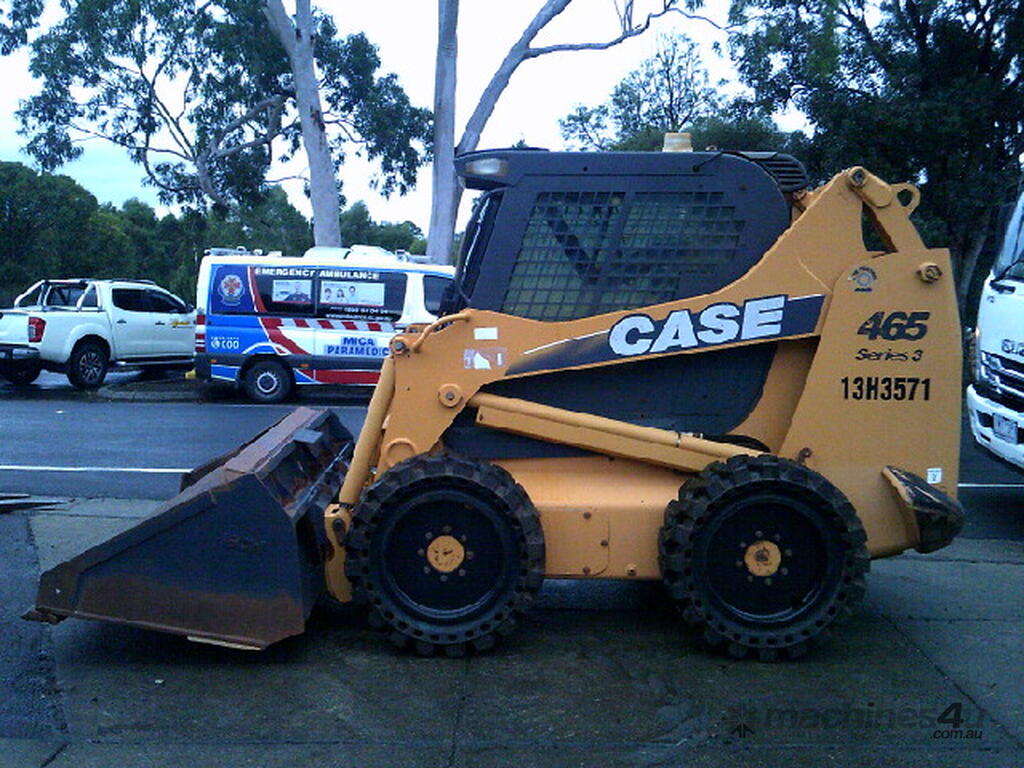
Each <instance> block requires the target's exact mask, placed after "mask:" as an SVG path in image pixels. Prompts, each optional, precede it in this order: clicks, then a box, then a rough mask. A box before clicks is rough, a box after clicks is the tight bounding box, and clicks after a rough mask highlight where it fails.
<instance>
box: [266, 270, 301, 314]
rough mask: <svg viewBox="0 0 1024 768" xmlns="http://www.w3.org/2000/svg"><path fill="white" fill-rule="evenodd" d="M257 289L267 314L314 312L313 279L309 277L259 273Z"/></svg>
mask: <svg viewBox="0 0 1024 768" xmlns="http://www.w3.org/2000/svg"><path fill="white" fill-rule="evenodd" d="M256 289H257V290H258V291H259V293H260V296H259V298H260V302H261V303H262V304H263V307H264V311H265V312H266V313H267V314H272V315H298V316H300V317H302V316H309V315H312V314H313V280H312V279H311V278H309V277H293V276H291V275H288V274H285V275H277V274H273V273H272V274H257V276H256Z"/></svg>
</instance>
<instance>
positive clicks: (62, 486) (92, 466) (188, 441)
mask: <svg viewBox="0 0 1024 768" xmlns="http://www.w3.org/2000/svg"><path fill="white" fill-rule="evenodd" d="M294 407H295V406H294V405H282V406H254V405H243V404H237V403H203V404H198V403H148V402H138V403H132V402H97V401H95V400H92V399H87V398H83V397H75V396H71V397H68V396H67V395H65V396H64V397H60V398H53V397H36V398H24V399H16V400H10V399H8V400H3V401H0V435H2V436H3V437H2V440H0V492H5V491H6V492H11V493H31V494H35V495H41V496H69V497H82V496H84V497H101V496H104V497H113V498H122V499H166V498H169V497H171V496H173V495H174V494H175V493H177V491H178V486H179V483H180V479H181V475H182V473H183V472H187V471H189V470H191V469H192V468H194V467H196V466H199V465H200V464H203V463H205V462H207V461H209V460H210V459H213V458H215V457H217V456H220V455H221V454H224V453H226V452H227V451H229V450H231V449H233V448H235V447H236V446H237V445H239V444H240V443H242V442H244V441H245V440H248V439H249V438H250V437H252V436H253V435H255V434H256V433H257V432H259V431H260V430H262V429H264V428H266V427H268V426H270V425H271V424H273V423H274V422H275V421H277V420H278V419H280V418H281V417H282V416H284V415H285V414H287V413H289V412H290V411H291V410H292V409H293V408H294ZM337 412H338V414H339V417H340V418H341V420H342V423H344V424H345V426H346V427H348V428H349V429H350V430H353V431H354V432H355V431H357V430H358V429H359V426H360V425H361V424H362V419H363V415H364V413H365V407H361V406H338V407H337Z"/></svg>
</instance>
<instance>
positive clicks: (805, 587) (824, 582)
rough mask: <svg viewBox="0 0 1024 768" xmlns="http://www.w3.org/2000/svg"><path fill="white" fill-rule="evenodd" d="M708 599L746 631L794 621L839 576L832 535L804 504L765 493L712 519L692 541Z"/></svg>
mask: <svg viewBox="0 0 1024 768" xmlns="http://www.w3.org/2000/svg"><path fill="white" fill-rule="evenodd" d="M697 549H698V552H699V554H700V557H699V561H700V562H703V563H705V564H706V565H705V569H706V573H705V575H706V579H707V586H708V593H709V599H710V600H711V602H712V603H714V604H716V606H717V607H718V608H719V610H724V611H725V612H727V613H728V614H729V615H730V616H732V617H733V618H734V619H735V620H737V621H739V622H741V623H743V624H746V625H748V626H751V627H759V628H767V627H774V626H782V625H788V624H792V623H795V622H797V621H799V620H800V619H801V618H802V617H804V616H805V615H807V614H809V613H811V612H813V610H814V608H815V607H816V606H817V605H818V604H819V603H820V601H821V600H822V598H823V597H824V596H827V595H828V594H829V593H830V592H831V590H832V589H833V588H834V587H835V586H836V584H838V582H839V579H840V578H841V570H842V562H843V557H844V552H843V549H842V542H841V539H840V538H839V536H838V535H837V532H836V531H835V530H833V529H831V528H830V527H829V526H828V525H827V524H826V522H825V521H824V520H823V518H822V515H821V514H820V513H819V512H818V510H817V509H816V507H815V506H814V505H813V504H811V503H810V502H809V501H807V500H804V499H800V498H794V497H793V496H791V495H789V494H781V493H776V492H771V491H765V492H762V493H757V494H754V495H749V496H747V497H745V498H744V499H742V500H740V501H736V502H733V503H732V504H730V505H729V506H728V507H727V508H726V509H724V510H723V511H722V512H721V513H719V514H717V515H715V516H714V517H713V519H712V520H711V521H710V522H709V523H708V526H707V528H706V529H705V530H704V531H703V532H702V533H701V534H700V536H699V538H698V542H697Z"/></svg>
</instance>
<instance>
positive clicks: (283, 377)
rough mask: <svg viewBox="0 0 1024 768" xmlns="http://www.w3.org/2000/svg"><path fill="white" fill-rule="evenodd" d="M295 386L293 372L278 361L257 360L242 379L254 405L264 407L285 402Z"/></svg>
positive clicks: (243, 386) (246, 392) (243, 385)
mask: <svg viewBox="0 0 1024 768" xmlns="http://www.w3.org/2000/svg"><path fill="white" fill-rule="evenodd" d="M294 386H295V379H293V378H292V372H291V370H290V369H289V368H288V367H287V366H286V365H284V364H283V363H279V362H278V361H277V360H257V361H256V362H255V363H253V364H252V365H251V366H249V367H248V368H247V369H246V371H245V375H244V376H243V377H242V388H243V389H244V390H245V394H246V395H247V396H248V398H249V399H250V400H252V401H253V402H254V403H260V404H262V405H271V404H274V403H280V402H283V401H284V400H286V399H287V398H288V396H289V395H290V394H291V393H292V387H294Z"/></svg>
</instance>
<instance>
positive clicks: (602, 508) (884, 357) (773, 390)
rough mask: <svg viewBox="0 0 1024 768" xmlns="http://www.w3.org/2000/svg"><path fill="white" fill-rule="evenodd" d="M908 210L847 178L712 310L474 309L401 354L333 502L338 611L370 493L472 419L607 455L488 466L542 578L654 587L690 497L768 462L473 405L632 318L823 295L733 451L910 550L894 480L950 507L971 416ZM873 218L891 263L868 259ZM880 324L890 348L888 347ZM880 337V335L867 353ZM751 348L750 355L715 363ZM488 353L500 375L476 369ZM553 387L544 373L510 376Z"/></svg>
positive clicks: (607, 426) (536, 412)
mask: <svg viewBox="0 0 1024 768" xmlns="http://www.w3.org/2000/svg"><path fill="white" fill-rule="evenodd" d="M917 201H918V194H917V190H916V189H915V188H914V187H912V186H910V185H898V186H890V185H888V184H886V183H884V182H882V181H881V180H879V179H878V178H877V177H875V176H873V175H871V174H870V173H868V172H866V171H865V170H863V169H861V168H855V169H851V170H849V171H846V172H844V173H842V174H839V175H837V176H836V177H835V178H834V179H832V181H831V182H829V183H828V184H827V185H825V186H823V187H821V188H819V189H817V190H815V191H813V192H809V193H806V194H805V195H803V196H802V197H801V198H800V200H799V203H798V206H797V207H798V209H800V210H799V211H798V213H797V215H796V219H795V221H794V222H793V224H792V226H791V227H790V228H789V229H788V230H787V231H786V232H785V234H784V235H783V236H782V237H781V238H780V239H779V240H778V242H776V244H775V245H774V246H773V247H772V248H771V249H770V250H769V251H768V252H767V253H766V254H765V255H764V257H763V258H762V259H761V261H760V262H759V263H758V264H757V265H755V266H754V267H753V268H752V269H751V270H750V271H749V272H748V273H747V274H746V275H744V276H743V277H742V278H741V279H739V280H737V281H735V282H734V283H732V284H730V285H727V286H725V287H724V288H722V289H721V290H719V291H716V292H714V293H712V294H706V295H702V296H696V297H693V298H689V299H684V300H680V301H675V302H671V303H666V304H660V305H657V306H652V307H647V308H637V309H630V310H625V311H621V312H616V313H611V314H606V315H599V316H595V317H587V318H583V319H580V320H575V321H568V322H557V323H545V322H539V321H535V320H528V319H524V318H519V317H512V316H508V315H502V314H498V313H494V312H489V311H478V310H472V309H467V310H464V311H462V312H460V313H458V314H457V315H454V316H450V317H446V318H442V319H441V320H439V321H438V322H437V323H434V324H433V325H431V326H430V327H427V328H424V329H422V330H419V332H418V333H413V332H411V331H407V332H406V333H405V334H402V335H399V336H397V337H395V339H394V340H393V341H392V344H391V349H392V358H391V359H390V360H389V361H388V362H387V363H386V369H385V373H384V375H383V376H382V378H381V383H380V385H379V387H378V390H377V392H376V393H375V395H374V398H373V401H372V402H371V406H370V410H369V413H368V416H367V419H366V422H365V426H364V428H363V430H362V432H361V434H360V436H359V441H358V444H357V447H356V457H355V461H354V462H353V466H352V467H351V469H350V471H349V474H348V476H347V477H346V480H345V485H344V486H343V488H342V492H341V494H340V498H339V503H338V504H335V505H332V506H331V507H330V508H329V509H328V511H327V518H328V525H327V530H328V531H329V536H330V537H331V540H332V547H333V553H332V557H331V559H330V560H329V561H328V563H327V583H328V588H329V590H330V592H331V594H332V595H333V596H334V597H335V598H337V599H339V600H342V601H344V600H347V599H348V597H349V595H350V587H349V584H348V582H347V579H346V577H345V573H344V546H343V544H342V542H341V541H340V540H339V537H338V534H339V532H344V531H345V530H346V528H347V525H348V522H349V520H350V518H351V512H352V509H353V507H354V505H355V504H356V503H357V501H358V497H359V492H360V490H361V489H362V487H363V486H364V485H366V484H369V483H372V482H373V481H374V479H375V477H377V476H378V475H379V474H380V473H383V472H386V471H387V470H388V469H389V468H390V467H392V466H394V465H396V464H398V463H399V462H401V461H403V460H405V459H409V458H411V457H413V456H416V455H418V454H422V453H427V452H436V451H441V450H443V449H444V445H443V440H442V434H443V433H444V431H445V430H446V429H447V428H448V427H449V426H450V425H451V423H452V421H453V419H454V418H455V416H456V414H457V413H458V412H459V411H460V410H462V409H463V408H465V407H467V406H472V407H475V408H477V417H476V418H477V422H478V423H479V424H480V425H483V426H487V427H491V428H493V429H497V430H503V431H508V432H512V433H517V434H522V435H528V436H532V437H536V438H538V439H541V440H545V441H549V442H556V443H561V444H565V445H571V446H576V447H580V448H584V449H587V450H590V451H594V452H595V453H598V454H601V455H598V456H591V457H581V458H554V459H552V458H543V459H511V460H505V461H501V460H499V461H497V462H496V463H498V464H500V465H501V466H503V467H504V468H505V469H507V470H508V471H509V472H510V473H511V474H512V476H513V477H514V478H515V479H516V480H517V482H519V483H520V484H521V485H522V486H523V487H524V488H525V489H526V491H527V493H528V494H529V497H530V499H531V501H532V502H533V503H534V505H535V506H536V507H537V510H538V511H539V513H540V520H541V524H542V526H543V529H544V537H545V541H546V543H547V547H548V549H547V558H546V566H545V571H546V573H547V574H548V575H549V576H553V577H571V578H622V579H631V578H640V579H656V578H659V575H660V571H659V566H658V530H659V528H660V526H661V525H662V523H663V518H664V510H665V505H666V504H667V503H668V501H670V500H671V499H673V498H674V497H675V496H676V493H677V492H678V490H679V487H680V485H681V484H683V483H684V482H685V481H686V479H687V477H688V476H689V475H692V474H694V473H696V472H698V471H700V470H701V469H703V468H704V467H705V466H706V465H708V464H709V463H711V462H712V461H716V460H721V459H724V458H727V457H729V456H733V455H737V454H742V453H757V451H756V450H752V449H748V448H743V447H739V446H735V445H729V444H725V443H720V442H711V441H707V440H702V439H701V438H700V437H699V436H693V435H685V434H679V433H674V432H667V431H664V430H658V429H654V428H649V427H637V426H634V425H631V424H625V423H623V422H616V421H614V420H611V419H605V418H600V417H595V416H591V415H588V414H582V413H576V412H572V411H568V410H563V409H556V408H550V407H547V406H542V405H537V404H533V403H529V402H525V401H522V400H512V399H509V398H501V397H497V396H494V395H488V394H484V393H481V389H482V388H483V387H485V386H486V385H488V384H490V383H493V382H495V381H499V380H501V379H504V378H507V377H514V376H516V374H515V370H516V368H517V366H518V367H523V364H524V363H527V362H530V361H531V358H541V359H542V358H543V356H544V354H545V353H548V354H550V352H551V350H553V349H557V347H558V346H559V345H562V344H565V343H567V342H569V341H572V340H579V339H590V338H602V337H607V335H608V334H609V333H610V332H611V330H612V329H613V328H614V327H615V326H616V324H617V323H618V322H620V321H622V320H623V319H624V318H628V317H633V316H636V315H638V314H643V315H646V316H647V317H649V318H651V320H652V321H654V324H655V326H656V325H657V321H660V320H664V319H665V318H668V317H669V316H670V315H671V314H672V313H680V312H687V313H689V316H690V317H691V318H693V317H695V316H697V315H699V314H700V313H701V312H702V311H704V310H705V309H706V308H708V307H711V306H713V305H719V304H724V303H728V304H731V305H733V306H745V305H746V304H747V302H749V300H750V299H752V298H755V297H764V296H781V297H785V300H786V301H787V302H788V301H790V300H793V299H799V298H802V297H817V296H820V297H821V309H820V313H819V314H818V319H817V322H816V324H815V326H814V328H813V330H812V331H810V332H808V333H806V334H805V335H802V336H799V337H796V338H788V339H785V340H784V341H781V342H780V343H779V347H778V351H777V353H776V355H775V358H774V360H773V362H772V366H771V369H770V371H769V374H768V377H767V380H766V382H765V386H764V389H763V393H762V395H761V398H760V400H759V402H758V403H757V405H756V407H755V408H754V410H753V411H752V412H751V413H750V415H749V417H748V418H747V420H746V421H745V422H744V423H743V424H741V425H740V427H738V428H737V429H736V430H735V431H736V433H737V434H742V435H746V436H750V437H753V438H756V439H757V440H759V441H760V442H762V443H764V445H766V446H767V447H768V448H769V449H770V451H771V452H772V453H773V454H776V455H778V456H781V457H783V458H787V459H791V460H794V461H797V462H799V463H801V464H804V465H806V466H807V467H809V468H811V469H813V470H814V471H816V472H818V473H820V474H821V475H823V476H825V477H827V478H828V479H829V480H830V481H831V482H832V483H834V484H835V485H836V486H837V487H838V488H839V489H840V490H841V491H842V492H843V493H844V494H845V495H846V496H847V497H848V498H849V499H850V501H851V502H852V504H853V506H854V508H855V509H856V510H857V512H858V514H859V516H860V517H861V519H862V521H863V524H864V527H865V529H866V531H867V536H868V540H867V546H868V550H869V552H870V553H871V555H872V556H873V557H885V556H889V555H894V554H897V553H900V552H902V551H904V550H906V549H909V548H914V547H917V546H918V545H919V544H920V532H919V530H918V524H917V521H916V519H915V515H914V513H913V510H912V508H911V505H910V504H909V503H908V501H907V498H906V494H905V493H901V488H900V487H899V483H898V481H896V480H894V479H893V478H892V477H891V476H887V475H886V473H885V469H886V467H888V466H894V467H899V468H902V469H904V470H907V471H909V472H912V473H913V474H915V475H918V476H920V477H922V478H925V477H926V478H929V480H930V482H931V483H932V484H933V485H934V486H935V487H936V488H938V489H939V490H941V491H943V492H944V493H945V494H947V495H948V496H950V497H955V494H956V486H957V476H958V469H959V440H960V402H961V396H960V380H959V372H960V365H961V362H960V356H961V343H960V327H959V321H958V313H957V308H956V302H955V295H954V291H953V282H952V279H953V278H952V268H951V265H950V259H949V253H948V251H946V250H944V249H929V248H926V247H925V246H924V244H923V243H922V241H921V238H920V236H919V235H918V233H917V230H916V229H915V228H914V226H913V224H912V223H911V222H910V221H909V217H910V214H911V213H912V212H913V210H914V208H915V207H916V205H917ZM865 214H867V216H868V218H869V219H870V220H871V221H872V222H873V223H874V225H875V227H876V228H877V230H878V233H879V235H880V236H881V237H882V239H883V241H884V242H885V244H886V246H887V250H886V251H884V252H883V251H874V252H873V251H869V250H868V249H867V248H866V246H865V243H864V238H863V235H862V222H863V219H864V217H865ZM773 306H774V305H773ZM770 312H771V310H770V311H769V313H767V314H768V319H769V320H771V319H772V317H773V316H772V315H771V314H770ZM879 313H880V314H879ZM894 315H895V318H894ZM678 316H679V315H677V317H678ZM911 318H913V319H911ZM872 323H874V325H872ZM885 323H888V324H889V328H890V330H889V332H888V333H882V332H881V331H880V329H881V328H882V326H884V324H885ZM917 323H920V325H918V324H917ZM865 326H867V329H866V331H862V329H864V328H865ZM645 327H647V326H645ZM922 327H923V328H924V329H925V330H924V332H923V333H922V330H921V328H922ZM894 328H900V329H902V331H894V330H892V329H894ZM908 328H909V329H908ZM413 330H415V329H413ZM872 331H879V332H878V333H875V334H874V335H875V338H874V339H872V338H870V336H871V335H872ZM683 333H685V331H684V332H683ZM679 335H682V334H679ZM885 335H888V336H898V337H899V338H894V339H886V338H884V336H885ZM656 341H657V340H656V339H655V340H654V342H656ZM743 343H753V342H749V341H748V342H734V343H733V344H725V345H722V347H720V348H724V347H728V346H738V345H739V344H743ZM638 346H639V344H638ZM652 346H653V342H652ZM706 350H707V348H706V347H701V348H690V349H686V348H682V347H680V348H679V349H678V351H670V352H667V354H679V355H693V356H694V363H693V364H694V365H700V354H701V352H703V351H706ZM477 354H478V355H479V356H480V357H482V358H483V359H485V360H487V361H488V365H489V367H487V368H474V367H470V366H469V365H468V364H467V363H466V362H465V361H466V360H467V359H469V358H470V357H471V356H472V355H477ZM663 354H665V353H663ZM650 356H653V355H651V354H647V355H644V354H639V355H637V356H636V357H632V356H631V357H629V358H620V359H619V360H618V361H611V362H607V363H603V364H604V365H615V364H616V362H623V361H624V360H625V359H629V360H630V361H632V360H635V359H644V358H646V357H650ZM477 359H479V358H477ZM546 370H548V369H546V368H545V367H544V365H543V360H542V362H541V363H540V364H539V366H537V367H534V368H533V369H532V371H531V373H529V374H519V376H528V375H538V374H541V373H543V372H545V371H546ZM336 521H337V522H336Z"/></svg>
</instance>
